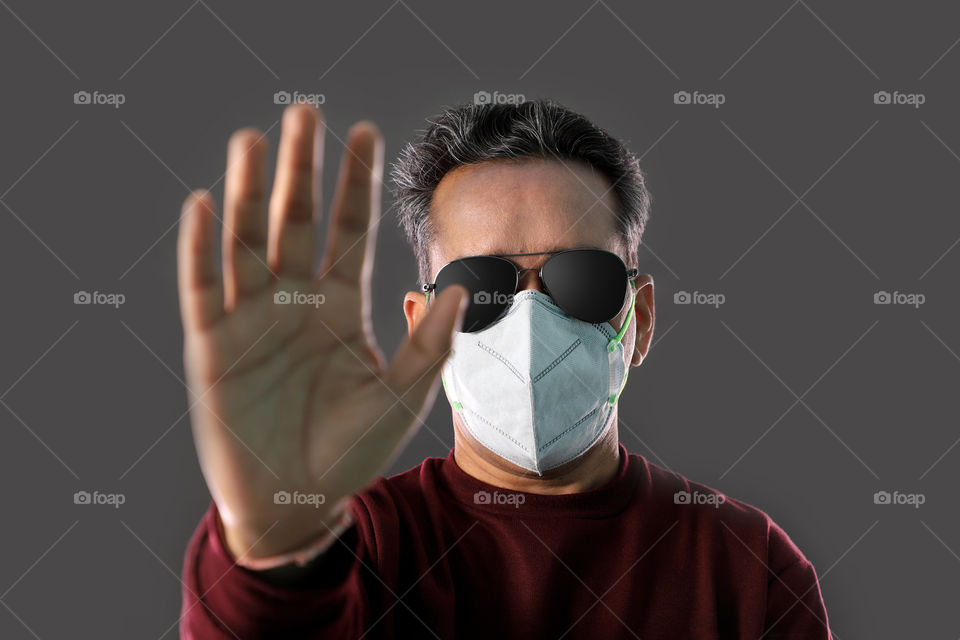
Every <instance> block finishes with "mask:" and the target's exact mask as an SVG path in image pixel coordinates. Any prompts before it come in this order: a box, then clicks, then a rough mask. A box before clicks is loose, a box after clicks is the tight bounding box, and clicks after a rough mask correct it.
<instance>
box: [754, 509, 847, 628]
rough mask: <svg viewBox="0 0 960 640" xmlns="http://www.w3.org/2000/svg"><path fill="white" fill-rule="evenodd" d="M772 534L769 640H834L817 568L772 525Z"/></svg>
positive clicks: (770, 541)
mask: <svg viewBox="0 0 960 640" xmlns="http://www.w3.org/2000/svg"><path fill="white" fill-rule="evenodd" d="M769 527H770V528H769V534H768V547H767V550H768V568H769V569H770V571H769V575H770V579H769V583H768V585H767V612H766V623H765V631H766V633H765V634H764V636H763V637H764V638H766V639H768V640H832V637H833V636H832V634H831V632H830V622H829V620H828V619H827V610H826V607H825V606H824V604H823V596H822V595H821V593H820V583H819V582H818V581H817V572H816V570H815V569H814V568H813V565H812V564H811V563H810V561H809V560H807V558H806V557H805V556H804V555H803V553H802V552H801V551H800V549H798V548H797V546H796V545H795V544H794V543H793V541H792V540H790V538H789V537H788V536H787V534H786V533H785V532H784V531H783V529H781V528H780V527H779V526H777V525H776V524H775V523H773V522H772V521H770V523H769Z"/></svg>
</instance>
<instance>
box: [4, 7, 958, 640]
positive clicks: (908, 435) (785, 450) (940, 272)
mask: <svg viewBox="0 0 960 640" xmlns="http://www.w3.org/2000/svg"><path fill="white" fill-rule="evenodd" d="M323 4H324V3H309V4H308V3H300V2H274V3H270V5H269V6H257V7H252V6H242V7H241V6H237V4H236V3H229V2H225V1H223V0H197V1H196V2H194V3H193V4H190V2H189V0H187V1H185V2H176V3H155V4H154V5H146V4H142V3H123V2H94V3H69V2H59V3H55V4H54V3H31V2H26V1H25V0H3V2H0V5H2V9H0V60H3V63H2V65H3V84H4V87H5V99H4V101H3V117H2V118H0V132H2V134H0V135H2V139H3V147H4V152H3V154H2V155H0V202H2V204H3V207H2V208H0V265H2V269H0V278H2V287H3V289H2V290H3V310H4V315H3V323H4V324H3V332H2V337H0V349H2V353H3V358H2V361H0V362H2V365H0V399H2V403H3V404H2V405H0V429H2V438H3V439H2V447H0V484H2V487H3V489H2V490H3V510H4V518H3V550H4V551H3V553H2V554H0V603H2V604H3V605H4V608H3V609H0V637H3V638H10V639H15V638H16V639H19V638H32V637H39V638H43V639H44V640H46V639H49V638H65V637H77V635H78V634H79V635H81V636H83V637H87V636H90V637H99V638H133V637H135V638H160V637H163V636H164V635H165V637H175V636H176V627H175V625H176V621H177V618H178V615H179V607H180V583H179V582H178V577H177V574H178V573H179V571H180V567H181V562H182V556H183V552H184V548H185V545H186V543H187V540H188V538H189V536H190V534H191V533H192V531H193V529H194V527H195V526H196V524H197V521H198V519H199V518H200V516H201V514H202V513H203V511H204V509H205V508H206V507H207V505H208V501H209V496H208V493H207V490H206V487H205V485H204V483H203V479H202V477H201V475H200V472H199V468H198V465H197V461H196V456H195V453H194V450H193V445H192V441H191V436H190V431H189V424H188V421H187V419H186V418H184V417H183V413H184V411H185V410H186V406H187V404H186V392H185V390H184V388H183V386H182V384H181V382H180V381H179V379H178V378H180V377H182V361H181V337H182V335H181V328H180V322H179V315H178V309H177V299H176V291H175V252H174V250H175V236H176V234H175V228H174V226H175V223H176V221H177V216H178V214H179V207H180V203H181V201H182V199H183V198H184V196H185V195H186V194H187V191H188V188H196V187H208V186H211V185H214V193H215V194H216V197H217V200H218V202H222V182H221V181H220V178H221V176H222V173H223V170H224V157H225V144H226V140H227V137H228V135H229V134H230V132H231V131H233V130H234V129H236V128H238V127H241V126H244V125H253V126H257V127H260V128H261V129H263V130H267V129H269V128H271V127H276V126H277V124H278V123H277V121H278V119H279V117H280V114H281V107H279V106H277V105H275V104H274V103H273V94H274V92H275V91H278V90H289V91H292V90H299V91H302V92H309V93H323V94H324V96H325V98H326V104H325V106H324V109H325V112H326V116H327V120H328V123H329V125H330V130H331V133H333V134H335V135H336V136H339V137H340V138H343V136H344V135H345V132H346V129H347V127H348V126H349V124H350V123H351V122H353V121H355V120H357V119H360V118H369V119H373V120H375V121H376V122H377V123H379V125H380V126H381V128H382V129H383V131H384V132H385V134H386V139H387V149H386V151H387V158H388V161H390V160H392V159H393V158H394V157H395V156H396V153H397V151H398V150H399V148H400V145H401V144H402V143H403V142H405V141H406V140H408V139H410V138H411V137H412V136H413V134H414V132H415V131H416V130H418V129H420V128H422V127H423V125H424V118H425V117H426V116H428V115H431V114H434V113H436V112H437V111H439V109H440V108H441V107H442V106H443V105H447V104H456V103H460V102H464V101H470V100H472V98H473V94H474V92H476V91H478V90H487V91H491V92H492V91H500V92H502V93H513V92H519V93H522V94H524V95H525V96H526V97H528V98H532V97H552V98H555V99H558V100H560V101H562V102H564V103H567V104H568V105H569V106H571V107H573V108H575V109H577V110H579V111H582V112H583V113H585V114H586V115H587V116H588V117H590V118H592V119H593V120H594V121H596V122H597V123H599V124H600V125H601V126H603V127H605V128H607V129H608V130H609V131H610V132H612V133H613V134H614V135H616V136H618V137H621V138H623V139H625V140H627V141H628V142H629V144H630V146H631V148H633V149H634V150H635V151H636V152H637V153H638V154H641V155H642V156H643V162H642V164H643V167H644V168H645V170H646V172H647V174H648V177H649V184H650V188H651V189H652V192H653V195H654V207H653V217H652V220H651V222H650V225H649V228H648V231H647V235H646V241H647V243H646V246H645V247H644V248H643V249H642V250H641V254H640V257H641V266H642V268H643V269H644V270H646V271H649V272H650V273H652V274H654V277H655V279H656V292H657V301H658V316H657V328H656V343H655V346H654V348H653V350H652V352H651V355H650V356H649V358H648V359H647V361H646V363H645V364H644V365H643V367H641V368H640V369H634V370H633V372H632V374H631V376H630V383H629V386H628V388H627V392H626V394H625V396H624V397H623V400H622V402H621V417H622V423H623V424H622V426H621V430H622V438H623V441H624V442H625V444H626V445H627V447H628V449H630V450H631V451H635V452H639V453H642V454H644V455H645V456H647V457H648V459H650V460H651V461H652V462H656V463H658V464H661V465H664V466H667V467H669V468H671V469H673V470H675V471H678V472H680V473H683V474H684V475H686V476H688V477H689V478H691V479H693V480H697V481H701V482H705V483H707V484H710V485H712V486H714V487H717V488H718V489H720V490H722V491H724V492H726V493H728V494H729V495H732V496H735V497H738V498H740V499H743V500H746V501H747V502H750V503H751V504H754V505H756V506H758V507H760V508H762V509H764V510H765V511H767V512H768V513H769V514H770V515H771V516H772V517H773V518H774V519H775V520H776V521H777V522H778V523H779V524H781V525H782V526H783V527H784V528H785V529H786V530H787V532H788V533H789V534H790V535H791V536H792V538H793V540H794V541H795V542H796V543H797V545H798V546H799V547H800V548H801V549H802V550H803V551H804V552H805V554H806V555H807V556H808V557H809V558H810V560H811V561H812V562H813V563H814V564H815V566H816V568H817V570H818V573H819V574H820V576H821V580H822V589H823V593H824V597H825V600H826V603H827V609H828V612H829V615H830V620H831V623H832V624H831V626H832V627H833V630H834V631H835V633H836V634H837V636H838V637H840V638H843V639H848V638H899V637H917V636H922V637H925V638H956V637H957V636H958V635H960V613H958V610H957V607H956V604H957V601H958V595H960V557H958V550H960V518H958V515H957V513H958V510H957V508H956V505H957V497H956V489H955V487H956V486H957V480H958V471H957V469H958V464H957V463H958V460H960V450H958V449H956V448H954V445H956V444H957V438H958V436H960V433H958V424H957V417H956V416H957V388H958V387H957V385H958V382H960V357H958V355H957V353H958V351H960V323H958V322H957V320H958V317H960V316H958V312H960V306H958V303H957V301H956V283H955V276H956V274H957V268H958V266H960V249H958V248H956V245H957V241H958V237H960V217H958V216H957V200H956V197H955V184H956V180H957V175H958V172H960V157H958V150H960V126H958V119H957V117H956V112H957V107H958V98H960V96H958V92H957V89H956V87H957V82H956V77H957V71H958V69H960V48H957V49H954V46H955V45H956V44H957V39H958V36H960V22H958V10H957V8H956V7H950V6H946V5H947V3H935V2H925V3H919V2H911V3H904V2H901V3H883V4H879V3H874V2H846V3H843V5H842V6H839V3H828V2H823V1H817V2H814V1H813V0H810V1H808V2H804V1H800V0H798V1H797V2H794V3H793V4H790V3H789V2H779V1H778V2H747V3H717V2H682V3H678V2H674V3H662V4H660V3H658V4H653V3H648V2H643V3H636V2H633V3H630V2H621V1H616V0H602V1H601V0H598V1H597V2H593V3H592V4H591V3H590V2H589V1H587V2H570V3H564V4H560V3H554V2H536V3H519V2H515V1H513V2H485V3H482V4H479V3H459V2H457V3H453V2H424V1H421V0H403V1H399V0H398V1H397V2H394V3H392V4H391V3H390V2H389V1H387V2H371V3H355V4H353V5H351V6H349V7H347V6H345V5H344V4H343V3H337V4H336V5H335V7H334V6H333V5H331V6H330V7H325V6H323ZM79 90H87V91H95V90H96V91H100V92H102V93H122V94H124V96H125V98H126V102H125V104H123V105H122V106H121V107H120V108H119V109H114V108H112V107H110V106H99V105H77V104H74V102H73V99H72V96H73V93H74V92H76V91H79ZM680 90H687V91H695V90H696V91H700V92H702V93H714V92H719V93H722V94H723V95H724V96H725V98H726V102H725V103H724V104H723V105H722V106H721V107H720V108H719V109H714V108H712V107H710V106H703V105H682V104H681V105H678V104H675V103H674V98H673V96H674V93H675V92H676V91H680ZM880 90H886V91H891V92H892V91H894V90H896V91H900V92H902V93H922V94H923V95H924V96H925V98H926V102H925V104H923V105H922V106H921V107H920V108H913V107H911V106H907V105H889V104H887V105H884V104H879V105H878V104H874V99H873V94H874V92H876V91H880ZM278 132H279V128H278V127H277V128H275V129H273V130H272V131H271V133H270V139H271V142H272V145H271V148H272V150H275V148H276V141H277V134H278ZM341 152H342V145H341V144H340V143H339V142H338V140H337V138H336V137H334V136H333V135H328V137H327V161H328V166H332V165H333V164H335V163H336V162H338V160H339V156H340V153H341ZM334 176H335V171H333V170H332V169H331V170H328V172H327V174H326V177H325V190H326V195H327V197H328V198H329V196H330V194H331V193H332V185H333V179H334ZM389 205H390V198H389V196H388V195H386V194H385V216H386V218H385V223H384V224H383V225H382V226H381V232H380V236H379V242H378V253H377V266H376V270H375V282H374V294H375V301H374V307H373V308H374V314H375V318H374V320H375V326H376V331H377V335H378V337H379V339H380V342H381V345H382V346H383V348H384V350H385V351H386V352H387V353H388V354H390V353H392V352H393V351H394V350H395V349H396V347H397V345H398V344H399V341H400V339H401V338H402V336H403V335H404V332H405V323H404V321H403V316H402V314H401V301H402V297H403V293H404V292H405V291H406V290H408V289H410V288H412V286H413V284H414V283H415V280H416V273H415V269H414V262H413V259H412V255H411V253H410V252H409V249H408V248H407V247H406V245H405V244H404V242H403V240H402V236H401V235H400V233H399V231H398V229H397V227H396V225H395V219H394V217H393V215H392V211H391V210H390V209H387V207H388V206H389ZM80 290H86V291H94V290H97V291H101V292H121V293H123V294H124V295H125V296H126V303H125V304H124V305H123V306H122V307H120V308H119V309H113V308H110V307H104V306H78V305H74V304H73V294H74V293H75V292H77V291H80ZM681 291H688V292H694V291H697V292H701V293H722V294H723V295H724V296H725V298H726V301H725V303H724V304H723V305H722V306H720V307H719V308H713V307H710V306H705V305H678V304H674V294H675V293H677V292H681ZM877 291H890V292H893V291H899V292H905V293H922V294H924V296H925V297H926V301H925V303H924V304H923V305H922V306H920V307H919V308H914V307H910V306H905V305H876V304H874V294H875V292H877ZM427 425H428V427H429V429H422V430H421V431H420V432H419V434H418V435H417V437H416V439H415V440H414V442H413V444H412V445H411V446H410V448H409V449H408V450H407V451H406V452H405V453H404V454H403V456H402V458H401V459H400V460H399V462H398V463H397V464H396V466H395V470H396V471H399V470H402V469H406V468H408V467H410V466H413V465H415V464H417V463H418V462H419V461H420V460H421V459H422V458H423V457H424V456H443V455H446V453H447V452H448V450H449V448H450V447H451V446H452V444H453V436H452V432H451V428H450V422H449V410H448V409H447V408H446V406H445V403H444V402H443V401H442V400H439V401H438V402H437V404H436V405H435V410H434V412H433V414H432V415H431V416H430V419H429V420H428V421H427ZM79 490H87V491H93V490H98V491H100V492H103V493H114V492H119V493H122V494H124V496H125V498H126V503H125V504H124V505H123V506H122V507H120V508H119V509H114V508H111V507H108V506H92V505H75V504H74V503H73V499H72V496H73V494H74V492H76V491H79ZM880 490H886V491H891V492H892V491H894V490H896V491H900V492H901V493H908V494H909V493H922V494H923V495H924V497H925V499H926V502H925V503H924V504H923V505H922V506H921V507H920V508H913V507H911V506H897V505H877V504H874V499H873V496H874V492H876V491H880ZM80 630H84V631H82V632H81V631H80Z"/></svg>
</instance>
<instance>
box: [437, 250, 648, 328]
mask: <svg viewBox="0 0 960 640" xmlns="http://www.w3.org/2000/svg"><path fill="white" fill-rule="evenodd" d="M540 255H549V256H550V257H549V258H547V259H546V261H545V262H544V263H543V266H541V267H540V268H539V269H536V268H531V269H521V268H519V267H517V265H516V264H514V263H513V262H512V261H511V260H507V257H515V256H540ZM524 271H539V272H540V281H541V282H543V287H544V289H545V290H546V292H547V295H549V296H550V297H551V298H553V301H554V302H555V303H556V304H557V306H559V307H560V308H561V309H563V311H564V313H566V314H567V315H568V316H571V317H574V318H577V319H578V320H583V321H584V322H589V323H591V324H599V323H602V322H609V321H610V320H612V319H613V318H615V317H617V315H618V314H619V313H620V310H621V309H623V301H624V297H625V295H626V293H627V283H628V282H629V281H631V280H633V279H634V278H636V277H637V274H638V270H637V269H627V265H625V264H624V263H623V260H621V259H620V256H618V255H617V254H615V253H611V252H609V251H603V250H601V249H567V250H564V251H543V252H539V253H505V254H495V255H486V256H472V257H469V258H460V259H459V260H454V261H453V262H449V263H447V264H445V265H444V266H443V268H441V269H440V271H439V272H438V273H437V278H436V281H435V282H432V283H428V284H424V285H421V287H420V288H421V290H422V291H423V292H424V293H426V294H427V302H428V303H429V300H430V292H431V291H441V290H443V289H445V288H446V287H448V286H450V285H451V284H459V285H463V286H464V287H466V289H467V291H468V292H469V293H470V295H469V304H468V306H467V311H466V314H465V315H464V318H463V328H462V329H461V331H462V332H464V333H470V332H473V331H480V330H482V329H485V328H486V327H488V326H490V325H491V324H493V323H494V322H495V321H496V320H497V319H498V318H499V317H500V316H501V315H502V314H503V312H504V311H506V310H507V307H509V306H510V303H511V302H512V300H513V295H514V294H515V293H516V292H517V288H518V287H519V285H520V274H521V273H522V272H524Z"/></svg>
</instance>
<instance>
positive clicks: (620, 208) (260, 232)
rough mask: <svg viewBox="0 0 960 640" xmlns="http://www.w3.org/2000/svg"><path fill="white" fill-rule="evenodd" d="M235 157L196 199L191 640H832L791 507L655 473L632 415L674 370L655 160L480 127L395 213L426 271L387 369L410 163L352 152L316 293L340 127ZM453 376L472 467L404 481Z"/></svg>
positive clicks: (484, 123)
mask: <svg viewBox="0 0 960 640" xmlns="http://www.w3.org/2000/svg"><path fill="white" fill-rule="evenodd" d="M320 117H321V116H320V115H319V114H318V113H317V112H316V111H315V110H314V109H312V108H311V107H307V106H294V107H290V108H288V109H287V111H286V112H285V114H284V118H283V127H282V129H283V131H282V136H281V141H280V148H279V155H278V164H277V175H276V179H275V181H274V186H273V192H272V195H271V197H270V201H269V206H268V209H269V222H268V224H264V221H263V220H262V211H263V208H264V202H263V199H264V193H265V186H264V175H263V173H264V157H265V154H266V149H265V146H266V145H265V143H264V141H263V137H262V135H261V134H260V133H259V132H257V131H253V130H241V131H238V132H237V133H236V134H234V136H233V137H232V138H231V140H230V144H229V149H228V158H227V167H228V168H227V174H226V182H225V194H224V215H223V223H224V224H223V242H222V254H223V268H222V273H223V276H222V278H221V276H220V269H219V268H218V267H217V265H216V261H215V257H214V251H213V246H214V242H213V224H212V221H213V219H214V216H215V214H214V205H213V203H212V201H211V199H210V197H209V195H208V194H206V193H202V192H198V193H195V194H194V195H192V196H191V197H190V198H189V199H188V200H187V202H186V204H185V205H184V215H183V221H182V224H181V232H180V241H179V269H180V274H179V275H180V291H181V307H182V314H183V322H184V327H185V367H186V373H187V378H188V382H189V385H190V389H191V391H192V392H193V393H194V394H195V396H194V398H195V399H194V400H193V401H192V403H191V412H192V414H191V418H192V425H193V431H194V436H195V440H196V445H197V451H198V454H199V458H200V462H201V466H202V469H203V472H204V476H205V478H206V481H207V484H208V486H209V488H210V491H211V494H212V496H213V501H214V504H213V505H212V506H211V509H210V511H209V512H208V513H207V515H206V516H205V518H204V519H203V521H202V522H201V524H200V527H199V528H198V530H197V532H196V534H195V535H194V536H193V539H192V540H191V543H190V546H189V549H188V551H187V557H186V562H185V566H184V582H185V585H186V587H185V589H184V601H183V602H184V611H183V613H184V615H183V618H182V622H181V633H182V635H183V637H185V638H232V637H237V638H259V637H264V638H361V637H363V638H428V637H437V638H453V637H461V638H462V637H482V638H561V637H564V638H566V637H570V638H579V637H589V638H594V637H601V638H610V637H639V638H644V639H653V638H742V639H746V638H752V639H757V638H761V637H762V638H770V639H772V638H805V639H806V638H817V639H820V638H830V631H829V625H828V621H827V615H826V611H825V609H824V606H823V603H822V600H821V595H820V589H819V586H818V583H817V578H816V573H815V571H814V568H813V566H812V565H811V564H810V563H809V562H808V561H807V560H806V558H805V557H804V556H803V554H802V553H801V552H800V551H799V550H798V549H797V548H796V547H795V546H794V545H793V543H792V542H791V541H790V539H789V538H788V537H787V535H786V534H785V533H784V532H783V530H782V529H780V528H779V527H778V526H777V525H776V524H775V523H774V522H772V521H771V519H770V518H769V517H768V516H767V515H766V514H765V513H763V512H762V511H760V510H758V509H755V508H753V507H751V506H749V505H747V504H744V503H742V502H739V501H737V500H734V499H730V498H726V497H725V496H723V495H722V494H720V493H719V492H717V491H714V490H712V489H710V488H708V487H706V486H703V485H700V484H696V483H693V482H690V481H688V480H686V479H685V478H683V477H682V476H679V475H676V474H673V473H670V472H668V471H666V470H664V469H662V468H660V467H658V466H656V465H653V464H650V463H649V462H647V461H646V460H645V459H644V458H643V457H641V456H639V455H636V454H628V453H627V451H626V450H625V449H624V447H623V446H622V445H620V444H619V440H618V432H617V410H616V407H617V400H618V398H619V395H620V393H621V392H622V390H623V388H624V384H625V382H626V377H627V372H628V370H629V368H630V367H631V366H639V365H640V364H641V363H642V362H643V359H644V357H645V356H646V355H647V352H648V350H649V348H650V341H651V337H652V334H653V328H654V297H653V280H652V278H651V277H650V276H649V275H645V274H638V273H637V267H636V265H637V250H638V246H639V243H640V240H641V235H642V232H643V228H644V224H645V222H646V219H647V216H648V210H649V206H650V196H649V194H648V192H647V188H646V184H645V182H644V177H643V174H642V173H641V171H640V168H639V166H638V163H637V160H636V158H635V157H634V156H633V155H632V154H630V152H628V151H627V150H626V149H625V148H624V147H623V145H622V144H621V143H619V142H618V141H617V140H616V139H614V138H613V137H611V136H609V135H608V134H607V133H606V132H604V131H603V130H601V129H600V128H598V127H596V126H595V125H593V124H592V123H590V122H589V121H588V120H587V119H586V118H584V117H583V116H581V115H579V114H576V113H574V112H572V111H569V110H568V109H565V108H564V107H562V106H560V105H557V104H555V103H550V102H542V101H536V102H524V103H522V104H519V105H483V106H464V107H458V108H453V109H450V110H448V111H446V112H445V113H443V114H441V115H440V116H439V117H438V118H436V119H435V120H434V121H432V122H431V123H430V126H429V128H428V129H427V131H426V132H425V133H424V134H423V136H422V137H421V138H420V139H419V140H418V141H417V142H415V143H414V144H412V145H408V146H407V147H406V149H405V150H404V152H403V154H402V155H401V158H400V160H399V162H398V163H397V165H396V167H395V169H394V176H393V177H394V181H395V183H396V202H397V206H398V210H399V214H400V219H401V222H402V224H403V226H404V229H405V231H406V233H407V235H408V238H409V239H410V241H411V243H412V245H413V249H414V252H415V255H416V257H417V263H418V267H419V271H420V278H421V283H422V285H423V286H421V287H420V289H419V290H414V291H410V292H408V293H407V295H406V297H405V299H404V302H403V310H404V314H405V316H406V319H407V326H408V330H409V336H408V338H407V340H406V341H405V342H404V343H403V344H402V345H401V347H400V348H399V350H398V352H397V354H396V356H395V358H394V360H393V362H392V363H390V364H389V365H388V364H387V363H386V361H385V359H384V357H383V355H382V354H381V351H380V349H379V347H378V346H377V343H376V340H375V338H374V336H373V333H372V329H371V321H370V305H371V300H370V274H371V271H372V264H373V251H374V246H375V237H376V230H377V219H378V216H379V210H380V183H381V175H382V163H383V158H382V156H383V151H382V149H383V147H382V141H381V139H380V136H379V134H378V132H377V130H376V128H375V127H374V126H373V125H371V124H369V123H359V124H357V125H355V126H354V127H353V129H351V131H350V134H349V136H348V139H347V151H346V152H345V154H344V156H343V161H342V164H341V170H340V176H339V184H338V187H337V192H336V194H335V195H334V198H333V206H332V212H331V216H330V222H329V233H328V240H327V246H326V249H325V252H324V254H323V259H322V261H321V265H320V268H319V270H316V269H315V266H314V265H315V261H314V255H315V248H314V238H315V225H316V224H317V222H318V220H319V209H320V207H319V202H320V193H319V184H320V171H321V168H320V160H319V158H320V157H321V156H322V154H321V150H322V148H323V139H322V132H323V129H324V127H323V125H322V121H321V120H320ZM438 378H441V379H442V382H443V385H444V388H445V392H446V395H447V399H448V400H449V402H450V406H451V414H452V420H453V430H454V437H455V447H454V449H453V450H452V451H451V453H450V455H449V456H448V457H446V458H430V459H427V460H425V461H424V462H423V463H422V464H420V465H419V466H417V467H416V468H414V469H411V470H409V471H407V472H405V473H401V474H399V475H396V476H393V477H391V478H387V479H384V478H382V477H380V474H381V473H383V471H384V470H385V469H386V468H388V466H389V465H390V463H391V461H392V460H393V459H394V458H395V456H396V455H397V453H398V452H399V451H400V450H401V448H402V447H403V446H404V445H405V444H406V443H407V442H408V441H409V439H410V437H411V435H412V433H413V432H414V431H415V430H416V428H417V426H418V425H419V424H421V423H422V418H423V417H424V416H425V415H426V414H427V412H428V411H429V409H430V407H431V405H432V401H433V399H434V397H435V394H436V392H437V388H438V384H437V379H438Z"/></svg>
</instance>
